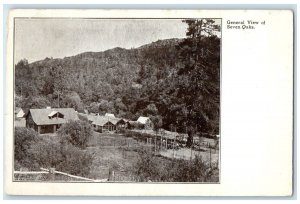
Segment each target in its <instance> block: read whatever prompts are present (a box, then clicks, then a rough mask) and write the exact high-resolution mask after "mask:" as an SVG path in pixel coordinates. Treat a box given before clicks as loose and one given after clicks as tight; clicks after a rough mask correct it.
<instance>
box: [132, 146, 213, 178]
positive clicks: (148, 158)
mask: <svg viewBox="0 0 300 204" xmlns="http://www.w3.org/2000/svg"><path fill="white" fill-rule="evenodd" d="M138 153H139V158H138V161H137V163H136V165H135V166H134V173H135V175H136V176H137V178H138V180H139V181H144V182H145V181H149V180H151V181H156V182H208V181H210V182H218V176H216V175H218V170H217V169H212V168H209V167H208V166H207V165H206V164H205V163H204V162H203V161H202V159H201V157H198V156H196V157H195V158H194V159H193V160H192V161H187V160H182V159H181V160H178V159H170V160H168V159H162V158H160V157H157V156H155V155H154V154H152V153H151V152H150V151H147V150H143V149H142V150H139V151H138Z"/></svg>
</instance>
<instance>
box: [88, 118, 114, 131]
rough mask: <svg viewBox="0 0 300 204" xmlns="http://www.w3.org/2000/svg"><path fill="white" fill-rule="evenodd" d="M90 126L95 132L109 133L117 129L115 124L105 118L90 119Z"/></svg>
mask: <svg viewBox="0 0 300 204" xmlns="http://www.w3.org/2000/svg"><path fill="white" fill-rule="evenodd" d="M91 118H92V119H93V121H92V125H93V127H94V129H95V131H97V132H101V133H102V132H108V131H109V132H111V131H115V130H116V129H117V127H116V122H115V121H114V120H112V119H111V118H110V117H107V116H96V117H91Z"/></svg>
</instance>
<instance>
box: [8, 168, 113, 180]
mask: <svg viewBox="0 0 300 204" xmlns="http://www.w3.org/2000/svg"><path fill="white" fill-rule="evenodd" d="M40 169H41V170H42V171H14V174H21V175H38V174H52V175H55V174H60V175H64V176H67V177H70V178H74V179H80V180H84V181H91V182H106V181H107V180H108V179H90V178H85V177H82V176H75V175H72V174H68V173H65V172H61V171H56V170H55V169H54V168H50V169H46V168H40Z"/></svg>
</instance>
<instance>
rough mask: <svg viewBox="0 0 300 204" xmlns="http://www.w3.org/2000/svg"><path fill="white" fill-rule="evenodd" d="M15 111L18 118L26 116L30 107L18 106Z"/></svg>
mask: <svg viewBox="0 0 300 204" xmlns="http://www.w3.org/2000/svg"><path fill="white" fill-rule="evenodd" d="M15 113H16V117H17V118H25V116H26V114H27V113H28V109H25V108H16V111H15Z"/></svg>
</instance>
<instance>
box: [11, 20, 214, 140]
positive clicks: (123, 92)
mask: <svg viewBox="0 0 300 204" xmlns="http://www.w3.org/2000/svg"><path fill="white" fill-rule="evenodd" d="M201 21H202V20H201ZM201 21H196V20H191V21H190V22H189V21H186V23H188V25H189V30H188V32H187V37H186V38H185V39H167V40H158V41H156V42H153V43H150V44H147V45H143V46H141V47H139V48H132V49H123V48H119V47H117V48H114V49H110V50H107V51H104V52H85V53H81V54H78V55H76V56H71V57H65V58H63V59H52V58H46V59H44V60H41V61H37V62H33V63H30V64H29V63H28V62H27V60H26V59H24V60H21V61H20V62H18V63H17V64H16V65H15V103H16V106H18V107H24V108H44V107H46V106H52V107H73V108H75V109H76V110H77V111H78V112H82V111H83V110H84V109H87V110H89V111H91V112H94V113H100V114H104V113H106V112H110V113H114V114H115V115H116V116H118V117H122V118H127V119H131V120H136V119H137V118H138V117H139V116H140V115H143V116H151V117H152V118H153V120H154V121H158V122H157V124H159V123H161V124H160V125H159V126H162V127H164V128H165V129H168V130H172V129H174V128H176V130H177V131H180V132H189V131H195V130H196V131H201V132H209V133H215V134H217V133H218V131H219V106H220V38H218V37H217V36H216V35H213V34H211V33H210V34H207V35H204V31H205V30H204V27H202V28H201V26H203V25H204V21H202V22H201ZM206 23H207V25H208V24H209V23H210V22H209V21H207V22H206ZM211 24H213V22H211ZM200 25H201V26H200ZM197 26H200V28H197ZM197 29H198V30H197ZM98 43H101V42H98Z"/></svg>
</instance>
